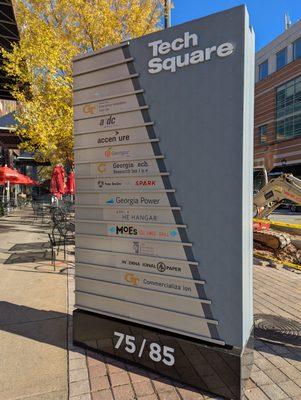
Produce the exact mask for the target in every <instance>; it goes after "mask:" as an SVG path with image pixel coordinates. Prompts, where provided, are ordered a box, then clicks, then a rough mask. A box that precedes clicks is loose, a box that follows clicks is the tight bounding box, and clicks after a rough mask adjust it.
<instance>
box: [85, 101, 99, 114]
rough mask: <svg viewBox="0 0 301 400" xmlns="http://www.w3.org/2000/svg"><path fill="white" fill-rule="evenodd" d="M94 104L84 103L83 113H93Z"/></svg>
mask: <svg viewBox="0 0 301 400" xmlns="http://www.w3.org/2000/svg"><path fill="white" fill-rule="evenodd" d="M95 110H96V106H95V105H92V104H86V105H84V107H83V112H84V114H92V115H93V114H95Z"/></svg>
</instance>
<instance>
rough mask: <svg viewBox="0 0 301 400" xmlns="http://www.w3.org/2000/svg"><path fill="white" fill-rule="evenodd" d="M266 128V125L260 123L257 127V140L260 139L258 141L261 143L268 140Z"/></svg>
mask: <svg viewBox="0 0 301 400" xmlns="http://www.w3.org/2000/svg"><path fill="white" fill-rule="evenodd" d="M267 130H268V127H267V125H261V126H260V127H259V128H258V132H259V140H260V143H261V144H262V143H266V142H267V140H268V137H267Z"/></svg>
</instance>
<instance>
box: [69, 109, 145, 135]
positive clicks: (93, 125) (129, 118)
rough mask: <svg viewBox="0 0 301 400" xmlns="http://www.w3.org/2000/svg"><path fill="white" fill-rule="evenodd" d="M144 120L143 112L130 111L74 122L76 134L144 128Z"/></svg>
mask: <svg viewBox="0 0 301 400" xmlns="http://www.w3.org/2000/svg"><path fill="white" fill-rule="evenodd" d="M144 122H145V121H144V119H143V116H142V113H141V111H129V112H125V113H122V114H116V113H115V114H109V115H104V116H102V117H94V118H89V119H82V120H78V121H74V134H75V135H77V134H80V133H91V132H100V131H101V132H102V131H109V130H115V129H122V128H132V127H136V126H143V125H144Z"/></svg>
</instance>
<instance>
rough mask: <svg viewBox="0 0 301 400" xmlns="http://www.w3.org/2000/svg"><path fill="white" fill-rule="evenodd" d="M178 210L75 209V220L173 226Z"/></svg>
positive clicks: (79, 207)
mask: <svg viewBox="0 0 301 400" xmlns="http://www.w3.org/2000/svg"><path fill="white" fill-rule="evenodd" d="M178 212H179V209H178V210H175V211H172V209H171V208H165V209H158V208H151V209H149V208H140V209H131V208H124V209H122V208H119V207H118V208H100V207H89V208H87V207H85V206H77V207H76V218H77V219H79V220H80V219H85V220H90V219H91V220H92V221H103V220H104V221H120V222H150V223H154V224H155V223H165V224H173V223H174V222H175V217H174V214H173V213H178Z"/></svg>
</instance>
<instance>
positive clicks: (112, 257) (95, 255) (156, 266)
mask: <svg viewBox="0 0 301 400" xmlns="http://www.w3.org/2000/svg"><path fill="white" fill-rule="evenodd" d="M76 261H77V262H78V263H82V264H94V265H105V266H110V267H112V268H122V269H126V270H134V271H140V272H151V273H153V274H159V275H167V276H177V277H182V278H190V279H193V275H192V274H193V273H195V275H198V270H197V268H198V266H197V263H196V262H188V261H183V260H174V259H168V258H156V257H147V256H141V255H130V254H126V253H125V254H123V253H111V252H108V251H101V250H86V249H79V250H78V252H77V255H76Z"/></svg>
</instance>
